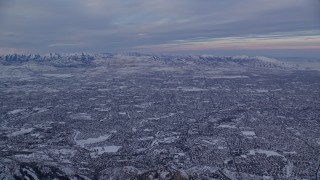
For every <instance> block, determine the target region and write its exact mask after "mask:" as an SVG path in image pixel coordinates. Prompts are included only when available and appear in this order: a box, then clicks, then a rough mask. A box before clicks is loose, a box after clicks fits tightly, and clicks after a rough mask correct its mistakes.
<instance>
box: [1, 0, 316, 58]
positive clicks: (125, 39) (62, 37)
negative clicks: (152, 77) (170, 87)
mask: <svg viewBox="0 0 320 180" xmlns="http://www.w3.org/2000/svg"><path fill="white" fill-rule="evenodd" d="M1 2H4V1H1ZM316 3H318V1H317V0H255V1H252V0H241V1H238V0H224V1H221V0H202V1H193V0H152V1H147V0H121V1H119V0H107V1H106V0H69V1H64V0H55V1H43V0H28V1H18V0H10V1H6V3H5V4H4V5H3V4H0V17H1V18H0V23H1V26H0V39H1V41H0V47H15V48H25V49H28V48H30V49H37V50H38V51H39V52H51V51H66V52H67V51H94V52H101V51H139V49H138V48H137V47H144V46H150V47H157V46H163V45H165V44H174V43H176V42H177V41H186V42H190V40H193V39H197V38H199V37H203V38H205V39H207V40H210V39H219V38H224V41H227V40H228V39H229V41H230V43H231V42H232V41H231V40H230V38H232V37H248V38H250V35H252V34H255V35H261V36H264V35H265V37H266V38H271V37H270V36H269V35H270V34H272V33H279V32H285V33H290V32H303V31H304V32H308V33H310V32H311V31H312V30H317V29H319V28H320V23H319V16H318V15H319V14H318V13H319V10H318V9H317V8H316V6H315V4H316ZM1 5H3V6H1ZM10 33H11V34H12V35H9V34H10ZM317 33H318V32H317ZM271 40H273V39H271ZM79 42H82V43H79ZM84 42H85V43H84ZM264 42H266V41H264ZM285 42H287V41H285ZM193 43H194V42H193ZM194 45H198V48H195V49H201V47H204V46H203V45H202V44H201V45H200V44H197V43H196V44H193V46H194ZM270 46H271V45H270ZM248 47H249V46H248ZM230 50H232V49H230Z"/></svg>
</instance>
